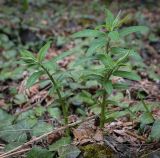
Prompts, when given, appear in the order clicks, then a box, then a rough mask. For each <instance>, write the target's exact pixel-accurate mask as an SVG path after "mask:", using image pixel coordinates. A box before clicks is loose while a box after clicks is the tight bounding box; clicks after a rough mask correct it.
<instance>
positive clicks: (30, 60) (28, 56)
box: [20, 50, 36, 65]
mask: <svg viewBox="0 0 160 158" xmlns="http://www.w3.org/2000/svg"><path fill="white" fill-rule="evenodd" d="M20 53H21V59H22V60H23V61H24V62H25V63H27V64H33V65H34V64H35V62H36V58H35V57H34V55H33V54H32V53H31V52H30V51H28V50H21V51H20Z"/></svg>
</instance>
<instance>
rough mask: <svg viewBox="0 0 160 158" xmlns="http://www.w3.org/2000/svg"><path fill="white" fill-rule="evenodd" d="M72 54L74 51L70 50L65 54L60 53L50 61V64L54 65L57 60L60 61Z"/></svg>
mask: <svg viewBox="0 0 160 158" xmlns="http://www.w3.org/2000/svg"><path fill="white" fill-rule="evenodd" d="M73 53H74V49H73V50H71V51H66V52H62V53H61V54H59V55H58V56H56V57H53V59H51V61H50V62H51V63H56V62H57V61H59V60H62V59H64V58H65V57H67V56H69V55H72V54H73Z"/></svg>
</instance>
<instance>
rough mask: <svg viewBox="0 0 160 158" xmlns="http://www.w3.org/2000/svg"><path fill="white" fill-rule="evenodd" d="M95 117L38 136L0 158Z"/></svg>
mask: <svg viewBox="0 0 160 158" xmlns="http://www.w3.org/2000/svg"><path fill="white" fill-rule="evenodd" d="M95 117H96V115H94V116H91V117H88V118H87V119H85V120H80V121H77V122H74V123H71V124H68V125H66V126H63V127H60V128H57V129H55V130H53V131H51V132H48V133H45V134H43V135H41V136H39V137H37V138H34V139H31V140H30V141H28V142H26V143H24V144H22V145H20V146H18V147H16V148H14V149H12V150H10V151H8V152H6V153H4V154H2V155H0V158H7V157H9V156H10V154H11V153H15V152H16V151H17V150H20V149H22V148H24V147H26V146H28V145H30V144H32V143H34V142H36V141H38V140H41V139H43V138H45V137H47V136H48V135H50V134H53V133H56V132H59V131H62V130H65V129H66V128H69V127H74V126H76V125H78V124H80V123H82V122H86V121H88V120H92V119H94V118H95Z"/></svg>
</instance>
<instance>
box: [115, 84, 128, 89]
mask: <svg viewBox="0 0 160 158" xmlns="http://www.w3.org/2000/svg"><path fill="white" fill-rule="evenodd" d="M128 86H129V85H128V84H124V83H114V84H113V88H114V89H127V88H128Z"/></svg>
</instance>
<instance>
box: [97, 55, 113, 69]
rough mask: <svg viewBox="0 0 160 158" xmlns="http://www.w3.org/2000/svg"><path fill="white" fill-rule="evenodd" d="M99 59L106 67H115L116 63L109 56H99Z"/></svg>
mask: <svg viewBox="0 0 160 158" xmlns="http://www.w3.org/2000/svg"><path fill="white" fill-rule="evenodd" d="M97 58H98V59H99V60H100V61H101V62H102V63H103V64H104V65H105V66H106V67H112V66H113V65H114V61H113V60H112V58H111V57H110V56H109V55H108V54H98V55H97Z"/></svg>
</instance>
